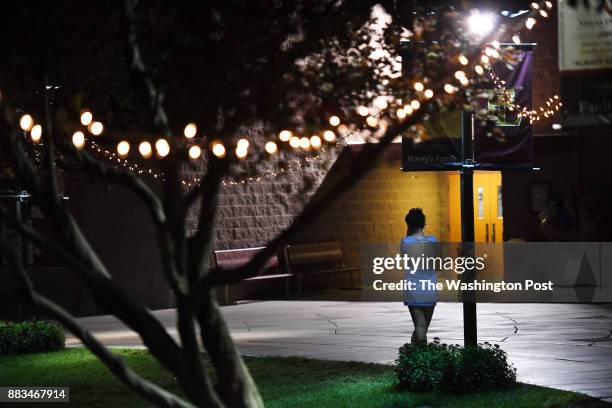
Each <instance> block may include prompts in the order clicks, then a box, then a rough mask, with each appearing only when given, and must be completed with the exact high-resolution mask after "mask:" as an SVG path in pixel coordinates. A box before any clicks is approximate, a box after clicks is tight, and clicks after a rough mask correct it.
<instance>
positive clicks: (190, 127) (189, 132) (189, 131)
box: [183, 122, 198, 139]
mask: <svg viewBox="0 0 612 408" xmlns="http://www.w3.org/2000/svg"><path fill="white" fill-rule="evenodd" d="M197 131H198V127H197V126H196V124H195V123H193V122H192V123H188V124H187V126H185V130H183V134H184V135H185V137H186V138H187V139H191V138H193V137H194V136H195V135H196V133H197Z"/></svg>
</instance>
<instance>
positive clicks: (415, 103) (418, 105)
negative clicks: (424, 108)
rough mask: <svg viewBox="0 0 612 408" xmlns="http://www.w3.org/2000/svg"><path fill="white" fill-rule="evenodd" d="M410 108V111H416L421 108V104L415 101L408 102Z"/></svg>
mask: <svg viewBox="0 0 612 408" xmlns="http://www.w3.org/2000/svg"><path fill="white" fill-rule="evenodd" d="M410 106H412V109H414V110H417V109H419V108H420V107H421V103H420V102H419V101H417V100H416V99H415V100H414V101H412V102H410Z"/></svg>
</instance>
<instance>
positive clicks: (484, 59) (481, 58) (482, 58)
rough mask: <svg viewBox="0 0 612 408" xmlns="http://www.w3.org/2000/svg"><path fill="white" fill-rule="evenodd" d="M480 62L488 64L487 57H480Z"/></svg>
mask: <svg viewBox="0 0 612 408" xmlns="http://www.w3.org/2000/svg"><path fill="white" fill-rule="evenodd" d="M480 61H482V63H483V64H488V63H489V57H487V56H486V55H483V56H482V57H480Z"/></svg>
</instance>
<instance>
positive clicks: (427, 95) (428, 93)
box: [423, 89, 434, 99]
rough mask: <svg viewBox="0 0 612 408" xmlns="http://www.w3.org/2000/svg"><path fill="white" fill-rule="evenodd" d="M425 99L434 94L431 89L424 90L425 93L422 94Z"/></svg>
mask: <svg viewBox="0 0 612 408" xmlns="http://www.w3.org/2000/svg"><path fill="white" fill-rule="evenodd" d="M423 95H424V96H425V97H426V98H427V99H430V98H431V97H433V96H434V92H433V91H432V90H431V89H427V90H425V93H424V94H423Z"/></svg>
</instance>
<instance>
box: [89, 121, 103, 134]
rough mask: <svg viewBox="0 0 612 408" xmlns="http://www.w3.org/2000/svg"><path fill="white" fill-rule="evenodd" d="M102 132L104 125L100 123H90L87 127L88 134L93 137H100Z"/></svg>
mask: <svg viewBox="0 0 612 408" xmlns="http://www.w3.org/2000/svg"><path fill="white" fill-rule="evenodd" d="M103 131H104V125H102V123H101V122H92V123H91V124H90V125H89V132H90V133H91V134H92V135H94V136H100V135H101V134H102V132H103Z"/></svg>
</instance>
